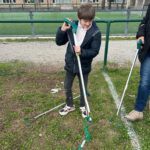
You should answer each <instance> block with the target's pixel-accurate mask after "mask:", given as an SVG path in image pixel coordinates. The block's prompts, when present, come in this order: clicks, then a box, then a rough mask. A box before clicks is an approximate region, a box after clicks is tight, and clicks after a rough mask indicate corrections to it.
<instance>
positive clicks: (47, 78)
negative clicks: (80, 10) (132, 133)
mask: <svg viewBox="0 0 150 150" xmlns="http://www.w3.org/2000/svg"><path fill="white" fill-rule="evenodd" d="M99 67H100V66H99V64H98V65H96V66H95V67H94V69H93V71H92V73H91V75H90V77H89V92H90V94H91V96H90V97H88V100H89V104H90V107H91V117H92V119H93V123H92V124H91V126H90V129H89V130H90V133H91V135H92V140H91V142H89V143H87V144H86V145H85V149H88V150H96V149H106V150H110V149H111V150H116V149H117V150H131V149H132V148H131V144H130V140H129V137H128V135H127V132H126V129H125V127H124V125H123V124H122V122H121V120H120V118H118V117H116V113H115V112H116V108H115V105H114V102H113V99H112V96H111V95H110V92H109V90H108V87H107V84H106V82H105V80H104V78H103V76H102V74H101V72H100V69H99ZM113 69H114V68H112V69H111V70H110V73H111V76H112V77H114V78H116V77H118V76H119V75H116V74H113ZM0 73H1V74H0V132H1V134H0V149H1V150H10V149H18V150H25V149H27V150H28V149H30V150H42V149H44V150H64V149H65V150H75V149H77V147H78V146H79V144H81V142H82V138H83V119H82V117H81V113H80V111H79V109H78V108H79V100H75V101H74V102H75V105H76V111H74V112H72V113H70V114H69V115H67V116H64V117H61V116H60V115H59V114H58V110H56V111H53V112H51V113H49V114H47V115H46V116H43V117H41V118H39V119H38V120H36V121H35V122H33V123H32V124H31V125H30V126H26V125H25V124H24V122H23V120H24V118H25V117H29V118H32V117H34V116H36V115H37V114H39V113H41V112H44V111H46V110H48V109H50V108H53V107H55V106H56V105H58V104H60V103H63V102H64V99H65V97H64V92H63V84H62V82H63V80H64V71H62V70H59V71H57V70H55V71H53V69H52V68H50V67H47V66H46V67H45V66H35V65H34V64H28V63H23V62H17V61H16V62H10V63H0ZM116 73H117V70H116ZM126 74H127V72H126ZM120 78H121V77H120ZM120 86H121V85H120ZM52 88H61V89H62V90H61V91H59V92H58V93H57V94H52V93H51V92H50V91H51V89H52ZM73 93H74V96H76V95H78V93H79V90H78V81H77V80H75V82H74V85H73ZM145 123H146V122H145ZM142 124H143V123H142V122H141V123H139V124H138V125H139V126H140V127H142ZM138 125H136V124H135V128H136V129H139V128H140V127H138ZM147 126H148V124H145V127H147ZM141 130H142V129H141ZM144 137H145V138H146V137H147V138H146V139H148V134H147V135H145V136H144ZM141 140H142V138H141ZM142 141H143V140H142ZM146 142H147V143H148V140H146V141H145V143H146Z"/></svg>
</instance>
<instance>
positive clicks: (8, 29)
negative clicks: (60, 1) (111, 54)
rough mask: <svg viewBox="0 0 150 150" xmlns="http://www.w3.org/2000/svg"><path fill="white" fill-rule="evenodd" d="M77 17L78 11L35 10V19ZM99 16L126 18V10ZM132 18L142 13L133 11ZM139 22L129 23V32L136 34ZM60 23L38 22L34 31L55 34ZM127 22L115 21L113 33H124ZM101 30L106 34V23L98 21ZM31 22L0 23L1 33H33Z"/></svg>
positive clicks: (16, 16)
mask: <svg viewBox="0 0 150 150" xmlns="http://www.w3.org/2000/svg"><path fill="white" fill-rule="evenodd" d="M66 17H69V18H72V19H77V17H76V12H61V13H59V12H43V13H42V12H41V13H39V12H35V13H34V15H33V18H34V19H35V20H50V19H57V20H59V19H63V18H66ZM96 17H97V18H100V19H120V18H121V19H126V14H125V12H97V14H96ZM130 18H131V19H140V18H141V15H140V13H131V16H130ZM0 20H30V17H29V13H1V14H0ZM138 24H139V23H129V33H130V34H135V33H136V31H137V27H138ZM60 25H61V24H60V23H51V24H50V23H46V24H42V23H38V24H34V33H35V34H39V35H50V34H51V35H54V34H55V32H56V30H57V28H58V27H59V26H60ZM125 25H126V23H117V24H116V23H115V24H112V26H111V33H112V34H123V33H124V29H125ZM98 27H99V28H100V30H101V32H102V33H103V34H105V32H106V24H104V23H98ZM31 34H32V26H31V24H16V23H14V24H6V23H4V24H0V35H31Z"/></svg>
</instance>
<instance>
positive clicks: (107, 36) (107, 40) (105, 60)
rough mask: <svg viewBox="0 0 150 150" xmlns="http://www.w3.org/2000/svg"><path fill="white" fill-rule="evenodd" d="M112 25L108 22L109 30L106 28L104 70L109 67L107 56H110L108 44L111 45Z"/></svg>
mask: <svg viewBox="0 0 150 150" xmlns="http://www.w3.org/2000/svg"><path fill="white" fill-rule="evenodd" d="M110 25H111V21H108V22H107V28H106V43H105V54H104V65H103V69H105V67H106V65H107V55H108V44H109V34H110Z"/></svg>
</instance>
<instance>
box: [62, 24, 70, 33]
mask: <svg viewBox="0 0 150 150" xmlns="http://www.w3.org/2000/svg"><path fill="white" fill-rule="evenodd" d="M68 29H70V25H69V24H67V23H65V22H64V23H63V25H62V27H61V31H66V30H68Z"/></svg>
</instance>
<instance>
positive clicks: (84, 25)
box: [79, 19, 93, 29]
mask: <svg viewBox="0 0 150 150" xmlns="http://www.w3.org/2000/svg"><path fill="white" fill-rule="evenodd" d="M79 21H80V24H81V26H82V28H84V29H88V28H89V27H90V26H91V25H92V21H93V20H85V19H79Z"/></svg>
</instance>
